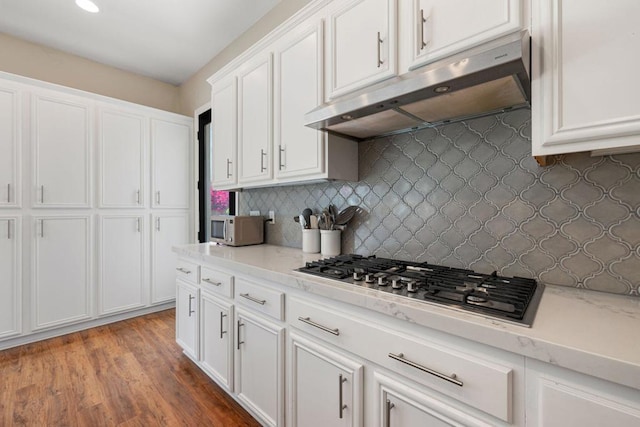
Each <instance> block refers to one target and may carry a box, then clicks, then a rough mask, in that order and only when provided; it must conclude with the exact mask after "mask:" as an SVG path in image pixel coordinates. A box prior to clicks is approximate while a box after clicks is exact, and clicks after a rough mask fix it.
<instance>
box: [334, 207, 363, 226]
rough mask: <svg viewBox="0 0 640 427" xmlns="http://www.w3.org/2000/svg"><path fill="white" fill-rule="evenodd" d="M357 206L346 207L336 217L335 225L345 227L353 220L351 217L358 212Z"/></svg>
mask: <svg viewBox="0 0 640 427" xmlns="http://www.w3.org/2000/svg"><path fill="white" fill-rule="evenodd" d="M358 209H359V208H358V207H357V206H348V207H347V208H345V209H344V210H343V211H341V212H340V213H339V214H338V215H336V225H346V224H347V223H348V222H349V221H351V220H352V219H353V216H354V215H355V214H356V212H358Z"/></svg>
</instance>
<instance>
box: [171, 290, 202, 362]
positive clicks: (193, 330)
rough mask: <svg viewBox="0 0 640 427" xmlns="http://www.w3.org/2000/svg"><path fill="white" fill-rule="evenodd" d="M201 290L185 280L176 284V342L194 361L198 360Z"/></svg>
mask: <svg viewBox="0 0 640 427" xmlns="http://www.w3.org/2000/svg"><path fill="white" fill-rule="evenodd" d="M199 294H200V289H199V288H198V287H197V286H195V285H192V284H189V283H187V282H185V281H183V280H178V281H177V282H176V341H177V342H178V344H180V346H181V347H182V348H183V349H184V351H185V353H187V354H188V355H189V356H190V357H191V358H192V359H195V360H197V359H198V344H199V340H198V331H199V323H200V322H199V312H200V310H199V307H198V304H199Z"/></svg>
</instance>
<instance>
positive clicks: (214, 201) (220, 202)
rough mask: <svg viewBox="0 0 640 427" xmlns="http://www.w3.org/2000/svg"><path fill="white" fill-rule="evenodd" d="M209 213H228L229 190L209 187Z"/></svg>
mask: <svg viewBox="0 0 640 427" xmlns="http://www.w3.org/2000/svg"><path fill="white" fill-rule="evenodd" d="M211 214H212V215H216V214H217V215H228V214H229V192H228V191H218V190H214V189H213V188H212V189H211Z"/></svg>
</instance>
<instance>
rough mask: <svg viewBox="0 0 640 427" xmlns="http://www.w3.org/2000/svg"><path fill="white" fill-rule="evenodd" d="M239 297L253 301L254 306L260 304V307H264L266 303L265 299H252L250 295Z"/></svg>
mask: <svg viewBox="0 0 640 427" xmlns="http://www.w3.org/2000/svg"><path fill="white" fill-rule="evenodd" d="M240 296H241V297H242V298H246V299H248V300H249V301H253V302H255V303H256V304H260V305H264V304H265V303H266V302H267V300H266V299H258V298H254V297H252V296H251V295H249V294H240Z"/></svg>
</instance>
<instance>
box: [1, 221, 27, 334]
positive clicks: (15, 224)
mask: <svg viewBox="0 0 640 427" xmlns="http://www.w3.org/2000/svg"><path fill="white" fill-rule="evenodd" d="M20 247H21V245H20V218H19V217H8V216H7V217H5V216H3V217H0V339H2V338H7V337H10V336H13V335H17V334H19V333H20V332H21V330H22V326H21V318H22V316H21V314H22V311H21V310H20V307H21V306H22V304H21V303H22V301H21V295H22V294H21V292H20V290H21V288H22V287H21V283H20V282H21V281H20V270H21V263H20Z"/></svg>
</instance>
